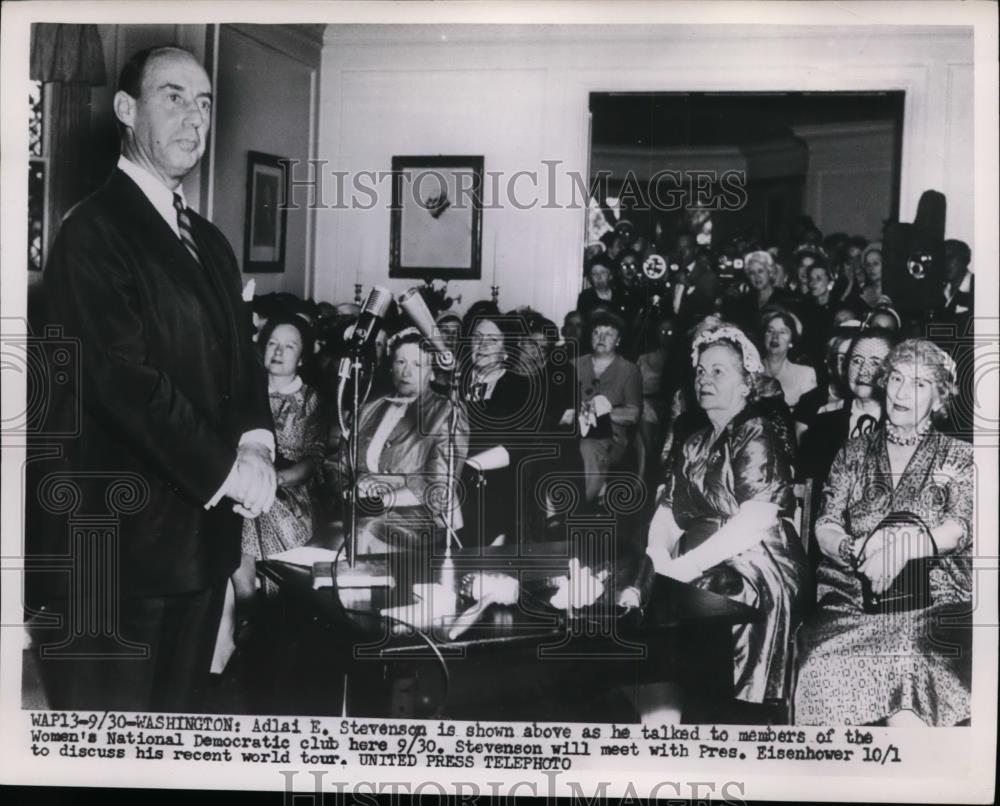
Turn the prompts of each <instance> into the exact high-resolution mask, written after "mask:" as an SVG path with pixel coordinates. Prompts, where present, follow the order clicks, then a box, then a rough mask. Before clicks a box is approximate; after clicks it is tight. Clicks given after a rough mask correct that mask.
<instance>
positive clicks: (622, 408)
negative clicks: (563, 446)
mask: <svg viewBox="0 0 1000 806" xmlns="http://www.w3.org/2000/svg"><path fill="white" fill-rule="evenodd" d="M590 326H591V330H590V348H591V352H590V355H585V356H582V357H580V358H578V359H577V360H576V377H577V383H578V385H579V389H580V397H579V401H580V410H579V411H578V412H573V411H566V412H564V414H563V421H564V422H571V421H572V418H573V417H574V416H577V417H578V419H579V421H580V456H581V458H582V459H583V470H584V495H585V498H586V501H587V502H588V503H594V502H596V501H597V500H598V498H599V496H600V494H601V493H602V492H603V490H604V487H605V484H606V483H607V476H608V472H609V471H610V470H611V469H612V468H613V467H615V465H617V464H618V463H619V462H621V461H622V459H623V457H624V456H625V451H626V450H627V448H628V447H629V444H630V441H631V439H632V437H633V433H634V431H635V426H637V425H638V423H639V418H640V416H641V414H642V375H641V374H640V373H639V368H638V367H637V366H636V365H635V364H633V363H632V362H631V361H626V360H625V359H624V358H622V357H621V356H620V355H618V348H619V346H620V345H621V336H622V333H623V332H624V330H625V323H624V321H623V320H622V318H621V317H620V316H618V315H617V314H615V313H612V312H611V311H604V310H600V309H598V310H596V311H594V313H593V315H592V316H591V318H590Z"/></svg>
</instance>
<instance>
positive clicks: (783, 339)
mask: <svg viewBox="0 0 1000 806" xmlns="http://www.w3.org/2000/svg"><path fill="white" fill-rule="evenodd" d="M761 327H762V329H763V331H764V349H765V351H766V356H765V358H764V374H765V375H769V376H771V377H772V378H776V379H777V380H778V382H779V383H780V384H781V388H782V390H783V391H784V393H785V402H786V403H787V404H788V408H790V409H794V408H795V406H796V404H797V403H798V402H799V398H800V397H802V395H804V394H805V393H806V392H808V391H809V390H810V389H815V388H816V370H814V369H813V368H812V367H810V366H807V365H805V364H796V363H795V362H794V361H792V360H791V359H790V358H789V354H790V353H791V352H792V348H793V346H794V345H795V343H796V342H797V341H798V340H799V339H800V338H801V337H802V327H801V325H800V324H799V323H798V321H797V320H796V319H795V317H793V316H792V315H791V314H790V313H788V312H787V311H784V310H781V309H775V310H773V311H770V312H768V313H766V314H764V316H763V318H762V319H761Z"/></svg>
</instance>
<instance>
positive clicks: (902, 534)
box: [795, 339, 974, 726]
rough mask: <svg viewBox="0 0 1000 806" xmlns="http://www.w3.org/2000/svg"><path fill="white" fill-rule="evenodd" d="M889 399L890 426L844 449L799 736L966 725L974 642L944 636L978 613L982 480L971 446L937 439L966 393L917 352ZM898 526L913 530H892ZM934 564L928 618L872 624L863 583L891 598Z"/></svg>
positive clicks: (887, 367) (931, 354)
mask: <svg viewBox="0 0 1000 806" xmlns="http://www.w3.org/2000/svg"><path fill="white" fill-rule="evenodd" d="M879 385H880V386H881V387H882V388H883V389H884V390H885V398H886V401H885V412H886V416H887V418H888V422H886V423H885V424H884V425H883V426H882V427H879V428H877V429H876V430H874V431H872V432H871V433H868V434H865V435H863V436H860V437H857V438H855V439H851V440H850V441H848V442H847V444H846V445H845V446H844V448H843V449H842V450H841V451H840V453H839V454H838V455H837V458H836V460H835V461H834V464H833V467H832V468H831V470H830V476H829V479H828V481H827V484H826V488H825V489H824V491H823V505H822V510H821V512H820V516H819V518H818V520H817V522H816V539H817V542H818V543H819V547H820V549H821V551H822V552H823V560H822V562H821V563H820V566H819V569H818V571H817V600H818V601H817V610H816V612H815V613H814V614H813V616H812V617H811V618H810V619H809V621H808V622H807V623H806V624H805V625H803V630H802V632H801V633H800V636H799V638H800V641H799V643H800V646H801V647H802V648H803V654H802V656H801V662H800V671H799V678H798V687H797V690H796V696H795V703H796V722H797V723H799V724H806V725H858V724H871V723H881V722H885V723H886V724H887V725H889V726H896V725H900V726H903V725H955V724H956V723H959V722H961V721H963V720H965V719H967V718H968V717H969V692H970V677H971V670H970V657H971V653H970V649H971V647H970V646H969V631H968V630H957V631H953V632H954V633H955V634H954V635H949V636H948V637H947V639H943V638H942V634H941V631H940V626H939V625H940V624H944V623H946V622H947V621H948V619H949V614H950V615H955V614H961V613H963V612H964V613H968V611H969V608H970V607H971V601H972V575H971V566H970V562H971V552H972V510H973V496H974V485H973V480H974V467H973V463H972V447H971V446H970V445H968V444H966V443H964V442H959V441H958V440H955V439H952V438H951V437H948V436H945V435H944V434H941V433H939V432H937V431H936V430H934V428H933V427H932V417H933V416H934V415H935V414H937V413H940V412H941V411H942V410H943V408H944V406H945V404H946V403H947V401H948V399H949V397H950V396H951V395H952V394H953V393H954V391H955V370H954V364H953V363H952V361H951V359H950V358H949V357H948V356H947V355H946V354H945V353H944V352H943V351H942V350H940V349H939V348H937V347H936V346H934V345H933V344H931V343H930V342H928V341H924V340H922V339H910V340H908V341H905V342H903V343H902V344H900V345H899V346H898V347H896V348H895V349H894V350H893V351H892V352H891V353H890V354H889V355H888V357H887V358H886V360H885V364H884V366H883V370H882V374H881V378H880V380H879ZM894 512H906V513H909V514H912V515H913V516H914V518H913V519H912V520H913V524H914V525H913V526H911V527H906V528H900V527H898V526H897V527H893V526H884V525H883V523H882V522H883V519H885V518H886V516H887V515H889V514H890V513H894ZM934 555H937V559H935V560H934V561H933V563H932V565H931V571H930V605H929V606H927V607H923V608H920V609H913V610H908V611H903V612H879V613H877V614H866V613H865V612H864V610H863V607H862V577H863V578H865V579H867V580H868V582H869V584H870V585H871V589H872V591H873V592H874V593H875V594H880V593H882V592H884V591H885V590H887V589H888V588H889V587H890V586H891V585H892V583H893V580H894V579H895V578H896V577H897V575H898V574H899V572H900V571H901V570H902V569H903V566H904V565H905V564H906V563H907V562H908V561H909V560H910V559H912V558H918V557H928V556H934ZM956 635H957V639H956ZM963 644H964V645H963Z"/></svg>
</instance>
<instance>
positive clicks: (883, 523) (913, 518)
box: [858, 510, 939, 557]
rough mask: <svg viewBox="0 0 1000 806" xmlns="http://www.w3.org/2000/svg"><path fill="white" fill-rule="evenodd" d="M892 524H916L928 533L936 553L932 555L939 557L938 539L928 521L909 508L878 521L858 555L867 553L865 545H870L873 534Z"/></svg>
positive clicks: (897, 525)
mask: <svg viewBox="0 0 1000 806" xmlns="http://www.w3.org/2000/svg"><path fill="white" fill-rule="evenodd" d="M891 526H896V527H899V526H915V527H916V528H917V529H919V530H920V531H922V532H923V533H924V534H925V535H927V539H928V540H930V541H931V548H933V549H934V554H933V555H932V556H934V557H937V556H938V554H939V551H938V545H937V541H936V540H935V539H934V535H933V534H932V533H931V529H930V527H929V526H928V525H927V523H926V521H924V519H923V518H921V517H920V516H919V515H917V514H916V513H915V512H910V511H909V510H899V511H895V512H890V513H889V514H888V515H886V516H885V517H884V518H882V520H880V521H879V522H878V525H877V526H876V527H875V528H874V529H872V530H871V532H869V533H868V536H867V537H866V538H865V541H864V543H862V544H861V549H860V551H858V556H859V557H861V556H863V555H864V553H865V547H866V546H867V545H868V541H869V540H871V539H872V536H873V535H874V534H875V533H876V532H878V531H879V530H880V529H886V528H889V527H891Z"/></svg>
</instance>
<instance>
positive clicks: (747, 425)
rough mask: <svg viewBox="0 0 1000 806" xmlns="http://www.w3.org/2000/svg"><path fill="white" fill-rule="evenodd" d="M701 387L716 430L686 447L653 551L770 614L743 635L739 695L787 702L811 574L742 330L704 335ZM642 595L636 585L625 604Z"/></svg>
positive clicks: (653, 526) (656, 560)
mask: <svg viewBox="0 0 1000 806" xmlns="http://www.w3.org/2000/svg"><path fill="white" fill-rule="evenodd" d="M692 358H693V359H694V361H695V362H696V379H695V389H696V395H697V400H698V404H699V405H700V406H701V408H703V409H704V410H705V412H706V413H707V415H708V418H709V421H710V423H711V424H710V425H709V426H708V427H706V428H703V429H701V430H699V431H697V432H695V433H694V434H693V435H692V436H690V437H688V439H687V440H686V441H685V442H684V445H683V447H682V448H681V450H680V451H679V452H678V453H677V455H676V461H675V464H674V466H673V468H671V470H670V471H669V473H668V475H667V479H666V484H665V486H664V490H663V493H662V495H661V497H660V501H659V506H658V507H657V510H656V512H655V514H654V515H653V520H652V522H651V523H650V526H649V537H648V545H647V548H646V553H647V555H648V556H649V558H650V559H651V561H652V565H653V568H654V570H655V571H656V573H659V574H663V575H665V576H670V577H673V578H674V579H678V580H680V581H682V582H692V583H694V584H696V585H698V586H700V587H704V588H706V589H708V590H713V591H715V592H717V593H721V594H724V595H726V596H729V597H731V598H733V599H736V600H738V601H741V602H744V603H746V604H749V605H751V606H753V607H755V608H757V609H759V610H760V611H761V612H762V613H764V614H766V618H765V619H763V620H761V621H760V622H757V623H753V624H747V625H742V626H739V627H736V628H735V629H734V634H735V643H736V647H735V658H734V663H735V668H734V690H735V694H736V697H737V698H738V699H741V700H745V701H748V702H756V703H760V702H764V701H765V700H771V699H780V698H783V697H784V696H785V695H786V694H787V692H786V691H785V682H786V679H787V677H786V676H787V673H788V664H789V663H790V658H789V653H788V647H789V645H790V644H789V639H790V637H791V636H792V634H793V630H794V628H795V626H796V617H797V612H796V611H797V607H796V604H797V599H798V598H799V591H800V589H801V588H802V587H803V584H804V582H805V578H806V574H807V565H806V559H805V554H804V552H803V550H802V544H801V542H800V541H799V538H798V535H797V534H796V532H795V529H794V527H793V526H792V523H791V521H790V518H791V516H792V513H793V511H794V508H795V501H794V496H793V493H792V469H791V467H790V465H789V462H788V457H787V454H786V451H785V449H783V448H782V447H781V445H780V440H779V438H778V436H777V435H776V434H775V432H774V430H773V428H772V427H771V424H770V422H769V421H768V420H767V419H765V418H764V417H761V416H760V415H759V414H757V413H756V411H755V410H754V409H753V408H752V407H748V406H747V403H748V400H749V399H750V398H752V397H753V396H754V394H755V388H756V385H757V379H758V378H759V376H760V375H761V374H762V372H763V366H762V365H761V361H760V356H759V354H758V353H757V350H756V348H755V347H754V346H753V345H752V344H751V343H750V341H749V339H747V337H746V336H745V335H744V334H743V332H742V331H740V330H739V329H738V328H736V327H733V326H731V325H724V326H722V327H719V328H717V329H715V330H712V331H708V332H706V333H703V334H701V335H700V336H699V337H697V338H696V339H695V342H694V349H693V356H692ZM641 598H642V593H641V592H640V591H638V590H637V589H636V588H631V589H626V591H624V592H623V594H622V596H621V600H620V601H621V604H623V605H625V606H630V605H633V606H634V605H637V604H639V602H640V600H641Z"/></svg>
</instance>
